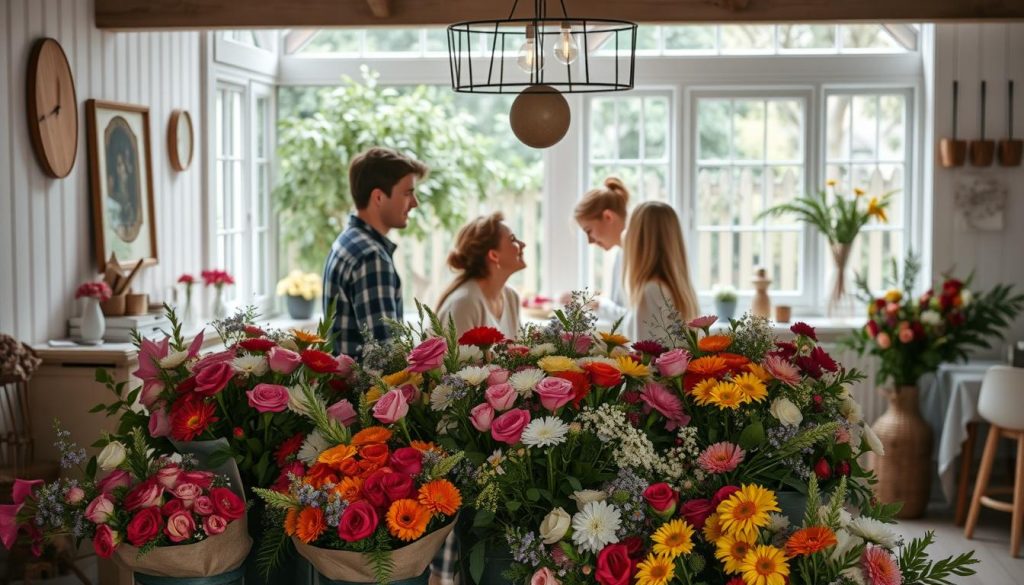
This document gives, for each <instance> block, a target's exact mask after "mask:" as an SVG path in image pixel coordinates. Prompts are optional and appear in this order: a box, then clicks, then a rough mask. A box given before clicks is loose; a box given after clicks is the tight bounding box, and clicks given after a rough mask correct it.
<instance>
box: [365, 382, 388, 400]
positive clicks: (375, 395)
mask: <svg viewBox="0 0 1024 585" xmlns="http://www.w3.org/2000/svg"><path fill="white" fill-rule="evenodd" d="M383 395H384V392H382V391H381V389H380V388H378V387H376V386H374V387H373V388H370V389H369V390H367V391H366V402H368V403H370V404H373V403H374V402H377V401H378V400H380V397H381V396H383Z"/></svg>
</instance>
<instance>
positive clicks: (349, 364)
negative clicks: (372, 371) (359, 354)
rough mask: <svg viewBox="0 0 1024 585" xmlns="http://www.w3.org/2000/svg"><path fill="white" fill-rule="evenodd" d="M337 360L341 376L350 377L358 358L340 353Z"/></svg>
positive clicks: (338, 371) (338, 372)
mask: <svg viewBox="0 0 1024 585" xmlns="http://www.w3.org/2000/svg"><path fill="white" fill-rule="evenodd" d="M335 360H337V362H338V370H337V372H336V373H337V374H338V375H339V376H341V377H342V378H348V377H349V376H350V375H352V368H353V367H354V366H355V364H356V360H354V359H352V358H350V357H349V356H347V355H345V354H339V355H338V357H336V358H335Z"/></svg>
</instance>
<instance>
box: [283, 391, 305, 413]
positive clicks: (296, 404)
mask: <svg viewBox="0 0 1024 585" xmlns="http://www.w3.org/2000/svg"><path fill="white" fill-rule="evenodd" d="M288 410H290V411H292V412H294V413H296V414H301V415H302V416H309V404H308V403H307V402H306V395H305V393H304V392H303V391H302V386H289V387H288Z"/></svg>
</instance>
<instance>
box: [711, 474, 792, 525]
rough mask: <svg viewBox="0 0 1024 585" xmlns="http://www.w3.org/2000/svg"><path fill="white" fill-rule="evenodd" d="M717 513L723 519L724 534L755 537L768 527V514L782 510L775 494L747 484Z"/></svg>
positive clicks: (722, 504) (720, 506)
mask: <svg viewBox="0 0 1024 585" xmlns="http://www.w3.org/2000/svg"><path fill="white" fill-rule="evenodd" d="M717 511H718V516H719V518H721V519H722V532H724V533H726V534H743V535H746V536H750V537H754V536H757V529H758V528H761V527H762V526H767V525H768V523H769V519H768V513H769V512H780V511H781V510H780V509H779V504H778V502H777V501H776V499H775V493H774V492H772V491H770V490H766V489H765V488H763V487H761V486H759V485H754V484H746V485H744V486H742V487H741V488H740V490H739V491H738V492H735V493H733V494H732V495H731V496H729V499H727V500H725V501H724V502H722V503H721V504H719V505H718V510H717Z"/></svg>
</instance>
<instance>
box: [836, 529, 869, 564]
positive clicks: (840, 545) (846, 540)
mask: <svg viewBox="0 0 1024 585" xmlns="http://www.w3.org/2000/svg"><path fill="white" fill-rule="evenodd" d="M862 544H864V539H863V538H861V537H859V536H854V535H852V534H850V533H849V532H847V531H846V530H836V546H835V548H833V549H832V552H830V553H829V558H830V559H831V560H833V561H838V560H840V559H842V558H843V557H845V556H846V553H848V552H850V551H851V550H853V549H854V547H858V546H860V545H862Z"/></svg>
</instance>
